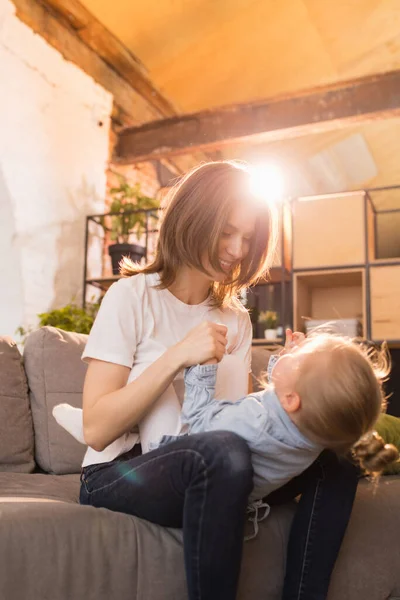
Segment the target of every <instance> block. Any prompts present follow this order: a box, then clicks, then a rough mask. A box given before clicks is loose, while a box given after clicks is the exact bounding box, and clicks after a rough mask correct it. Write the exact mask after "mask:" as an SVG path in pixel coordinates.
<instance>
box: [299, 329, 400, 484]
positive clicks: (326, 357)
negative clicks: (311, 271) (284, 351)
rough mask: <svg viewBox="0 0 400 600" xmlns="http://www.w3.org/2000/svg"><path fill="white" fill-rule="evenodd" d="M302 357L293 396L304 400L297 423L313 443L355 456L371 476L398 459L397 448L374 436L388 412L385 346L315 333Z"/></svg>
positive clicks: (306, 345)
mask: <svg viewBox="0 0 400 600" xmlns="http://www.w3.org/2000/svg"><path fill="white" fill-rule="evenodd" d="M295 352H296V353H297V352H298V353H301V356H302V360H301V361H299V363H298V365H299V366H298V371H299V372H298V377H297V381H296V384H295V390H294V391H295V392H297V393H298V395H299V397H300V399H301V408H300V411H299V413H298V415H297V417H296V424H297V425H298V427H299V429H300V430H301V431H303V432H304V433H305V434H306V435H307V436H308V437H309V438H310V439H313V440H315V441H317V442H319V443H321V444H322V445H323V446H324V447H325V448H330V449H332V450H335V451H336V452H338V453H341V454H342V453H346V452H348V451H349V450H351V451H352V454H353V457H354V458H355V459H356V460H357V461H358V462H359V464H360V466H361V467H362V468H363V470H364V471H366V472H367V473H369V474H372V475H377V474H379V473H380V472H381V471H382V470H383V469H385V467H386V466H388V465H389V464H391V463H392V462H394V461H396V460H398V458H399V452H398V450H397V448H395V446H392V445H390V444H385V442H384V441H383V439H382V438H381V437H380V436H379V435H378V434H377V433H376V432H375V431H374V427H375V424H376V421H377V420H378V417H379V415H380V414H381V412H382V411H384V410H385V409H386V398H385V395H384V391H383V382H384V381H385V379H386V378H387V376H388V375H389V372H390V358H389V353H388V350H387V346H386V344H384V345H382V347H381V348H374V347H369V348H368V347H367V346H366V345H363V344H362V343H356V342H355V341H354V340H351V339H350V338H346V337H343V336H336V335H331V334H327V333H318V332H317V333H315V334H312V335H311V336H310V337H308V338H306V340H305V341H304V342H303V343H302V344H301V345H300V346H299V347H298V348H297V349H296V350H295Z"/></svg>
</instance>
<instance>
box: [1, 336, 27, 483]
mask: <svg viewBox="0 0 400 600" xmlns="http://www.w3.org/2000/svg"><path fill="white" fill-rule="evenodd" d="M34 468H35V461H34V442H33V424H32V414H31V410H30V407H29V398H28V386H27V382H26V376H25V372H24V369H23V366H22V357H21V354H20V352H19V350H18V347H17V345H16V344H15V342H13V341H12V340H11V339H10V338H7V337H0V471H14V472H16V473H32V471H33V470H34Z"/></svg>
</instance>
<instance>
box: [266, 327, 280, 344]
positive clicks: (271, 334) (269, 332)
mask: <svg viewBox="0 0 400 600" xmlns="http://www.w3.org/2000/svg"><path fill="white" fill-rule="evenodd" d="M264 337H265V339H266V340H269V341H273V340H276V339H277V337H278V332H277V330H276V329H265V330H264Z"/></svg>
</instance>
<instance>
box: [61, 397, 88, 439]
mask: <svg viewBox="0 0 400 600" xmlns="http://www.w3.org/2000/svg"><path fill="white" fill-rule="evenodd" d="M53 417H54V418H55V420H56V421H57V423H58V424H59V425H61V427H64V429H66V430H67V431H68V433H70V434H71V435H72V436H73V437H74V438H75V439H76V440H78V442H80V443H81V444H86V442H85V438H84V436H83V411H82V409H81V408H75V407H74V406H71V405H70V404H57V406H55V407H54V408H53Z"/></svg>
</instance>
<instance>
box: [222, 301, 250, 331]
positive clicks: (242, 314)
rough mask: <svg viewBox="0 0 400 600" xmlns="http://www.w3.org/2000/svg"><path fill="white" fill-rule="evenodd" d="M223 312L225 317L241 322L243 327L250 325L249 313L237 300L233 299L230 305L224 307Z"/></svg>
mask: <svg viewBox="0 0 400 600" xmlns="http://www.w3.org/2000/svg"><path fill="white" fill-rule="evenodd" d="M221 310H222V311H223V313H224V314H225V315H227V316H229V317H231V318H233V319H235V320H237V321H239V323H241V324H243V325H246V324H247V323H250V315H249V311H248V310H247V308H246V307H245V306H243V304H242V302H240V300H239V299H237V298H235V299H233V300H232V301H231V302H230V304H229V305H227V306H224V307H223V308H222V309H221Z"/></svg>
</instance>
